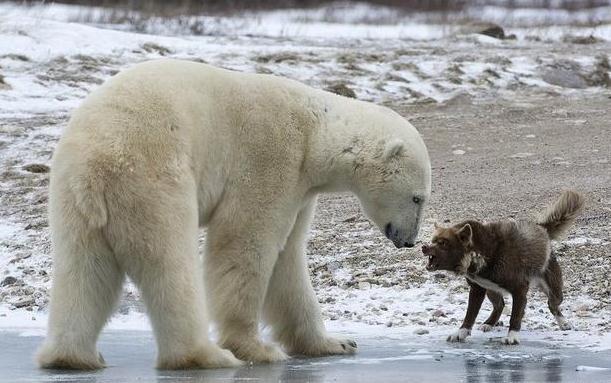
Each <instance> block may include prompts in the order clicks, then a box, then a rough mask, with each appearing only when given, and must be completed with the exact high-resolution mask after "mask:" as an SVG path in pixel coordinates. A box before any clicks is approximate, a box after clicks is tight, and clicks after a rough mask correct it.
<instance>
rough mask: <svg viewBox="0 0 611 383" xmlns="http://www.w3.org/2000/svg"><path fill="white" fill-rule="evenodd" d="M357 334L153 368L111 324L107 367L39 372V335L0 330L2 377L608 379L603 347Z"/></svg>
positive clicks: (105, 347)
mask: <svg viewBox="0 0 611 383" xmlns="http://www.w3.org/2000/svg"><path fill="white" fill-rule="evenodd" d="M350 335H351V336H352V334H350ZM356 339H357V341H358V343H359V353H358V354H357V355H354V356H349V357H346V356H336V357H327V358H315V359H304V358H293V359H291V360H289V361H287V362H285V363H275V364H269V365H256V366H247V367H243V368H239V369H219V370H191V371H157V370H155V369H154V368H153V364H154V359H155V346H154V341H153V337H152V334H151V333H150V332H149V331H129V330H109V331H105V332H104V334H103V335H102V337H101V340H100V345H99V348H100V351H101V352H102V353H103V355H104V357H105V359H106V361H107V363H108V368H106V369H104V370H102V371H96V372H87V373H82V372H74V371H42V370H38V369H37V368H36V367H35V364H34V361H33V358H32V356H33V354H34V352H35V350H36V347H37V346H38V345H39V344H40V342H41V341H42V334H41V333H40V332H38V331H27V332H24V331H23V329H22V330H19V331H17V330H0V350H1V351H0V371H2V374H0V382H58V381H88V382H134V381H152V380H156V381H158V382H178V381H180V382H202V381H206V382H226V381H249V382H277V381H283V382H370V381H379V382H405V381H417V380H422V381H426V382H448V381H476V382H531V381H536V382H557V381H561V380H564V381H569V382H570V381H577V380H579V381H580V383H585V382H600V381H611V370H610V369H609V368H610V367H611V351H609V350H607V351H600V352H594V351H589V350H585V349H579V348H565V347H560V346H558V345H553V344H549V343H546V342H539V341H524V342H523V344H521V345H520V346H510V347H507V346H502V345H500V344H498V342H494V341H487V342H486V341H483V342H470V343H465V344H448V343H446V342H445V341H444V340H442V339H436V338H435V339H433V338H422V337H418V336H416V335H409V334H403V333H394V332H393V331H389V332H388V333H387V334H386V335H379V334H378V335H367V333H363V332H361V331H359V334H357V335H356Z"/></svg>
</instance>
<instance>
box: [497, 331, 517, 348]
mask: <svg viewBox="0 0 611 383" xmlns="http://www.w3.org/2000/svg"><path fill="white" fill-rule="evenodd" d="M501 343H503V344H506V345H510V346H511V345H516V344H520V333H519V332H518V331H509V333H508V334H507V336H506V337H504V338H502V339H501Z"/></svg>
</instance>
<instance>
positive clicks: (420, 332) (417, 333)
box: [414, 328, 429, 335]
mask: <svg viewBox="0 0 611 383" xmlns="http://www.w3.org/2000/svg"><path fill="white" fill-rule="evenodd" d="M428 333H429V330H427V329H425V328H419V329H417V330H416V331H414V334H416V335H424V334H428Z"/></svg>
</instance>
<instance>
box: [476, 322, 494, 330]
mask: <svg viewBox="0 0 611 383" xmlns="http://www.w3.org/2000/svg"><path fill="white" fill-rule="evenodd" d="M493 328H494V326H493V325H491V324H487V323H484V324H482V325H481V326H479V330H480V331H482V332H489V331H492V329H493Z"/></svg>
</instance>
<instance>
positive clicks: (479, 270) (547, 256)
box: [422, 191, 584, 344]
mask: <svg viewBox="0 0 611 383" xmlns="http://www.w3.org/2000/svg"><path fill="white" fill-rule="evenodd" d="M583 205H584V199H583V197H582V196H581V195H580V194H578V193H576V192H574V191H565V192H563V193H562V194H561V195H560V197H559V198H558V200H557V201H556V202H555V203H554V204H552V205H551V206H550V207H548V208H547V210H545V211H544V212H543V214H542V215H541V217H540V218H539V219H538V220H537V221H536V222H534V221H531V220H519V221H516V220H504V221H499V222H492V223H481V222H478V221H475V220H469V221H464V222H462V223H459V224H457V225H454V226H452V227H449V228H443V227H439V226H437V225H435V229H436V230H435V233H434V235H433V240H432V244H431V245H424V246H422V251H423V253H424V254H425V255H427V256H428V257H429V263H428V265H427V270H429V271H434V270H449V271H454V272H456V273H457V274H460V275H464V276H465V277H466V279H467V282H468V283H469V285H470V286H471V290H470V292H469V304H468V307H467V314H466V316H465V319H464V321H463V324H462V325H461V327H460V329H459V331H458V332H457V333H456V334H454V335H451V336H450V337H448V341H452V342H456V341H464V339H465V338H466V337H467V336H468V335H470V333H471V328H472V327H473V324H474V322H475V318H476V317H477V314H478V312H479V309H480V307H481V305H482V302H483V301H484V297H485V296H486V295H487V296H488V298H489V299H490V301H491V302H492V304H493V306H494V308H493V311H492V314H491V315H490V317H489V318H488V319H487V320H486V321H485V322H484V324H483V325H482V327H481V329H482V330H483V331H489V330H491V329H492V327H493V326H495V325H496V324H497V322H498V320H499V317H500V316H501V313H502V311H503V308H504V306H505V302H504V299H503V295H506V294H511V296H512V299H513V307H512V311H511V320H510V324H509V333H508V335H507V337H506V338H504V343H506V344H518V343H519V338H518V333H519V331H520V326H521V322H522V317H523V315H524V309H525V307H526V295H527V293H528V289H529V287H530V285H531V284H534V285H538V286H540V287H541V288H542V289H543V291H544V292H545V294H546V295H547V297H548V306H549V310H550V311H551V313H552V314H553V315H554V317H555V318H556V321H557V322H558V325H559V326H560V328H562V329H569V328H570V324H569V323H568V322H567V321H566V320H565V319H564V316H563V315H562V312H561V311H560V308H559V306H560V304H561V303H562V299H563V297H562V272H561V270H560V266H559V265H558V261H557V260H556V257H555V256H554V254H553V253H552V251H551V246H550V241H551V240H555V239H559V238H561V236H562V235H563V234H564V233H565V232H566V231H567V230H568V229H569V227H570V226H571V225H572V223H573V221H574V220H575V217H576V216H577V214H578V213H579V212H580V211H581V210H582V208H583Z"/></svg>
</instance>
